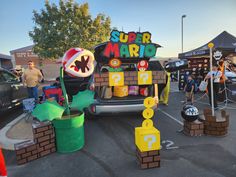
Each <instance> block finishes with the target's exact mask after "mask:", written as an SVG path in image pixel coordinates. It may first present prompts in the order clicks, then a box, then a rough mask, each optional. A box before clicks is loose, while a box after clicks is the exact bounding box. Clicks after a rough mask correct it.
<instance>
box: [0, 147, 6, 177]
mask: <svg viewBox="0 0 236 177" xmlns="http://www.w3.org/2000/svg"><path fill="white" fill-rule="evenodd" d="M0 177H7V168H6V165H5V160H4V157H3V154H2V149H1V148H0Z"/></svg>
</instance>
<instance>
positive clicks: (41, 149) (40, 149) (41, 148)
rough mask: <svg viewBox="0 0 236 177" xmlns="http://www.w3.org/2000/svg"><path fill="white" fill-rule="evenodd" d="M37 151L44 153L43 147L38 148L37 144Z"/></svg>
mask: <svg viewBox="0 0 236 177" xmlns="http://www.w3.org/2000/svg"><path fill="white" fill-rule="evenodd" d="M37 150H38V153H39V152H42V151H44V147H40V146H39V144H37Z"/></svg>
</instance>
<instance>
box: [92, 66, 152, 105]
mask: <svg viewBox="0 0 236 177" xmlns="http://www.w3.org/2000/svg"><path fill="white" fill-rule="evenodd" d="M121 69H122V71H137V67H136V64H132V63H122V66H121ZM97 70H98V72H100V73H104V72H108V71H109V66H107V65H102V66H101V65H100V66H99V65H97ZM95 89H96V93H97V99H98V100H99V102H104V103H112V102H114V103H115V102H121V101H122V102H123V103H124V102H132V101H136V102H137V101H140V102H141V101H143V100H144V99H145V98H146V97H148V96H153V93H154V88H153V85H143V86H141V85H139V86H138V85H132V86H130V85H129V86H128V85H127V86H126V85H125V86H113V87H109V86H101V87H96V88H95Z"/></svg>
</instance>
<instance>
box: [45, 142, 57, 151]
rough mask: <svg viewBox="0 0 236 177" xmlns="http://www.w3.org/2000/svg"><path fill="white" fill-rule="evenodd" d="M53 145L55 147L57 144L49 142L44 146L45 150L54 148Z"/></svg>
mask: <svg viewBox="0 0 236 177" xmlns="http://www.w3.org/2000/svg"><path fill="white" fill-rule="evenodd" d="M53 147H55V144H54V143H53V144H49V145H47V146H45V147H44V149H45V150H48V149H52V148H53Z"/></svg>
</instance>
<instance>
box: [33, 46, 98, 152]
mask: <svg viewBox="0 0 236 177" xmlns="http://www.w3.org/2000/svg"><path fill="white" fill-rule="evenodd" d="M93 71H94V56H93V54H92V52H90V51H88V50H85V49H82V48H71V49H69V50H68V51H67V52H66V53H65V55H64V56H63V60H62V67H61V68H60V83H61V88H62V92H63V96H64V106H65V108H64V109H59V108H58V107H60V105H56V106H55V104H56V103H53V104H54V107H57V108H58V110H60V114H47V115H44V116H42V115H41V116H39V114H42V113H43V114H44V113H48V112H50V110H49V111H45V109H47V108H48V109H50V108H49V107H46V106H42V105H43V104H49V103H48V101H47V102H45V103H43V104H41V107H42V108H44V110H42V109H40V108H39V106H40V105H38V106H37V107H36V108H35V111H33V115H34V116H35V117H37V118H38V119H39V120H40V119H41V120H45V117H47V120H52V122H53V125H54V127H55V132H56V142H57V143H56V144H57V151H58V152H62V153H67V152H73V151H76V150H79V149H81V148H82V147H83V146H84V127H83V123H84V113H83V109H84V108H86V107H88V106H89V105H90V104H92V103H93V101H94V99H93V98H94V92H93V91H91V90H85V91H82V92H79V93H78V94H77V95H74V96H73V100H72V104H71V105H70V104H69V100H68V95H67V92H66V88H65V83H64V72H66V73H67V74H68V75H70V76H71V77H88V76H90V75H91V74H92V73H93ZM45 107H46V108H45ZM61 108H63V107H61ZM70 108H74V109H77V110H78V111H79V112H78V111H71V110H70ZM40 110H41V111H40ZM63 110H65V111H64V114H63V116H62V112H63ZM40 112H41V113H40Z"/></svg>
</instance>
